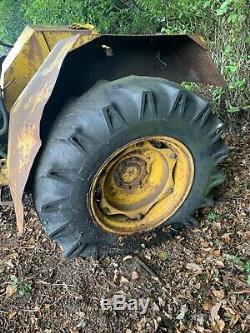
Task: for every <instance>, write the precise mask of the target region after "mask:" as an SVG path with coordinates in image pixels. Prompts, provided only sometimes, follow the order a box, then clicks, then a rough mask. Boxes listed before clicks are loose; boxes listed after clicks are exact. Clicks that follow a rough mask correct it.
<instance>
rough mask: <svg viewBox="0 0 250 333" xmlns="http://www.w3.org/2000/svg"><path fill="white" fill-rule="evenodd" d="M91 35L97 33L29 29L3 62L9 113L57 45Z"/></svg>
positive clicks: (27, 28)
mask: <svg viewBox="0 0 250 333" xmlns="http://www.w3.org/2000/svg"><path fill="white" fill-rule="evenodd" d="M79 33H80V34H81V35H83V36H88V35H92V36H93V34H97V33H95V32H93V31H78V30H74V29H70V28H68V27H61V28H58V27H56V28H44V27H43V28H42V27H33V26H27V27H26V28H25V29H24V31H23V32H22V34H21V35H20V37H19V38H18V40H17V41H16V43H15V45H14V47H13V48H12V49H11V51H10V52H9V54H8V56H7V57H6V59H5V60H4V62H3V68H2V74H1V82H0V83H1V84H0V85H1V87H2V89H3V90H4V100H5V105H6V108H7V110H8V111H10V109H11V107H12V106H13V105H14V103H15V101H16V100H17V98H18V96H19V95H20V94H21V92H22V91H23V89H24V88H25V87H26V85H27V84H28V83H29V81H30V80H31V79H32V77H33V76H34V75H35V74H36V72H37V71H38V69H39V68H40V66H41V65H42V63H43V62H44V60H45V59H46V57H47V56H48V54H49V53H50V51H51V50H52V49H53V47H54V46H55V44H56V43H57V42H58V41H59V40H62V39H65V38H69V37H72V36H73V35H76V34H79Z"/></svg>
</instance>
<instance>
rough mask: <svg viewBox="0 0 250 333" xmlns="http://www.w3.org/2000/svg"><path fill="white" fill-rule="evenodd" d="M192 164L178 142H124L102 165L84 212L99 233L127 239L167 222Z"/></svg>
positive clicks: (160, 138) (189, 181)
mask: <svg viewBox="0 0 250 333" xmlns="http://www.w3.org/2000/svg"><path fill="white" fill-rule="evenodd" d="M193 178H194V162H193V158H192V155H191V153H190V151H189V150H188V149H187V147H186V146H185V145H184V144H183V143H181V142H180V141H178V140H176V139H174V138H171V137H167V136H151V137H147V138H143V139H139V140H135V141H132V142H130V143H129V144H128V145H126V146H124V147H122V148H121V149H119V150H118V151H116V152H115V153H113V154H112V155H111V156H110V158H109V159H108V160H107V161H106V162H105V163H104V164H103V165H102V167H101V168H100V169H99V170H98V172H97V174H96V175H95V177H94V179H93V182H92V185H91V189H90V195H89V197H90V211H91V214H92V216H93V218H94V220H95V221H96V223H97V225H99V226H100V227H101V228H102V229H103V230H104V231H105V232H108V233H112V234H116V235H129V234H134V233H137V232H142V231H147V230H151V229H153V228H155V227H157V226H159V225H160V224H162V223H163V222H165V221H166V220H167V219H169V218H170V217H171V216H172V215H173V214H174V213H175V212H176V211H177V210H178V208H179V207H180V206H181V205H182V203H183V202H184V200H185V199H186V197H187V195H188V193H189V192H190V189H191V187H192V183H193Z"/></svg>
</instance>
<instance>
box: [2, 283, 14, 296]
mask: <svg viewBox="0 0 250 333" xmlns="http://www.w3.org/2000/svg"><path fill="white" fill-rule="evenodd" d="M16 292H17V287H16V286H13V285H11V284H9V285H8V286H7V287H6V290H5V298H10V297H11V296H13V295H14V294H15V293H16Z"/></svg>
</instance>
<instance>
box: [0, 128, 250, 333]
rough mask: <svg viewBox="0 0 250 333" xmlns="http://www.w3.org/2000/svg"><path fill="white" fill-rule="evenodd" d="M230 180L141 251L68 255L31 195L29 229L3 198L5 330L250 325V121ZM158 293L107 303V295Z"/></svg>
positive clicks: (0, 249)
mask: <svg viewBox="0 0 250 333" xmlns="http://www.w3.org/2000/svg"><path fill="white" fill-rule="evenodd" d="M225 140H226V142H227V144H228V146H229V148H230V156H229V158H228V160H227V161H226V163H224V165H223V168H224V170H225V173H226V176H227V181H226V182H225V183H224V184H223V185H222V186H220V187H219V188H218V189H217V190H216V193H215V195H216V197H217V201H216V203H215V205H214V206H213V207H211V208H209V209H208V208H206V209H202V210H200V211H199V212H198V214H197V219H198V220H199V222H200V225H199V227H197V228H195V229H189V230H184V231H182V232H180V233H179V234H178V235H177V236H176V237H174V238H170V239H168V240H166V241H165V242H164V243H162V244H161V245H158V246H155V247H153V248H150V249H145V248H143V246H142V250H141V251H140V253H139V254H137V255H135V254H132V255H131V256H126V257H124V256H118V257H115V258H110V257H108V258H103V259H99V260H94V259H91V258H89V259H82V258H77V259H75V260H72V261H69V260H67V259H65V258H63V255H62V252H61V249H60V248H59V246H58V245H57V244H55V243H53V242H51V241H50V240H48V239H47V237H46V235H45V233H44V230H43V228H42V226H41V225H40V223H39V222H38V219H37V217H36V213H35V211H34V209H33V205H32V200H31V198H30V197H29V196H28V195H26V197H25V221H26V224H25V234H24V236H23V237H18V236H17V234H16V225H15V214H14V209H13V207H10V206H2V207H0V332H1V333H2V332H6V333H7V332H8V333H11V332H15V333H24V332H27V333H28V332H31V333H33V332H34V333H35V332H41V333H59V332H62V333H90V332H95V333H103V332H109V333H110V332H115V333H120V332H121V333H134V332H168V333H171V332H188V333H193V332H194V333H195V332H198V333H202V332H250V302H249V300H250V261H249V259H250V246H249V240H250V229H249V222H250V205H249V203H250V202H249V194H250V178H249V174H250V172H249V165H250V160H249V157H250V145H249V141H248V140H249V129H248V128H247V127H246V126H244V127H243V128H242V129H241V131H240V132H239V133H227V134H226V135H225ZM119 293H123V294H124V295H125V296H126V298H127V299H131V298H134V299H137V300H138V299H139V298H144V299H146V298H149V306H148V310H147V312H146V313H145V314H141V313H140V311H135V310H130V311H128V310H124V311H114V310H108V311H104V310H102V309H101V306H100V301H101V299H102V298H112V296H113V295H115V294H119Z"/></svg>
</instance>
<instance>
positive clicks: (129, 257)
mask: <svg viewBox="0 0 250 333" xmlns="http://www.w3.org/2000/svg"><path fill="white" fill-rule="evenodd" d="M130 259H133V257H132V256H129V255H128V256H126V257H124V258H123V261H126V260H130Z"/></svg>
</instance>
